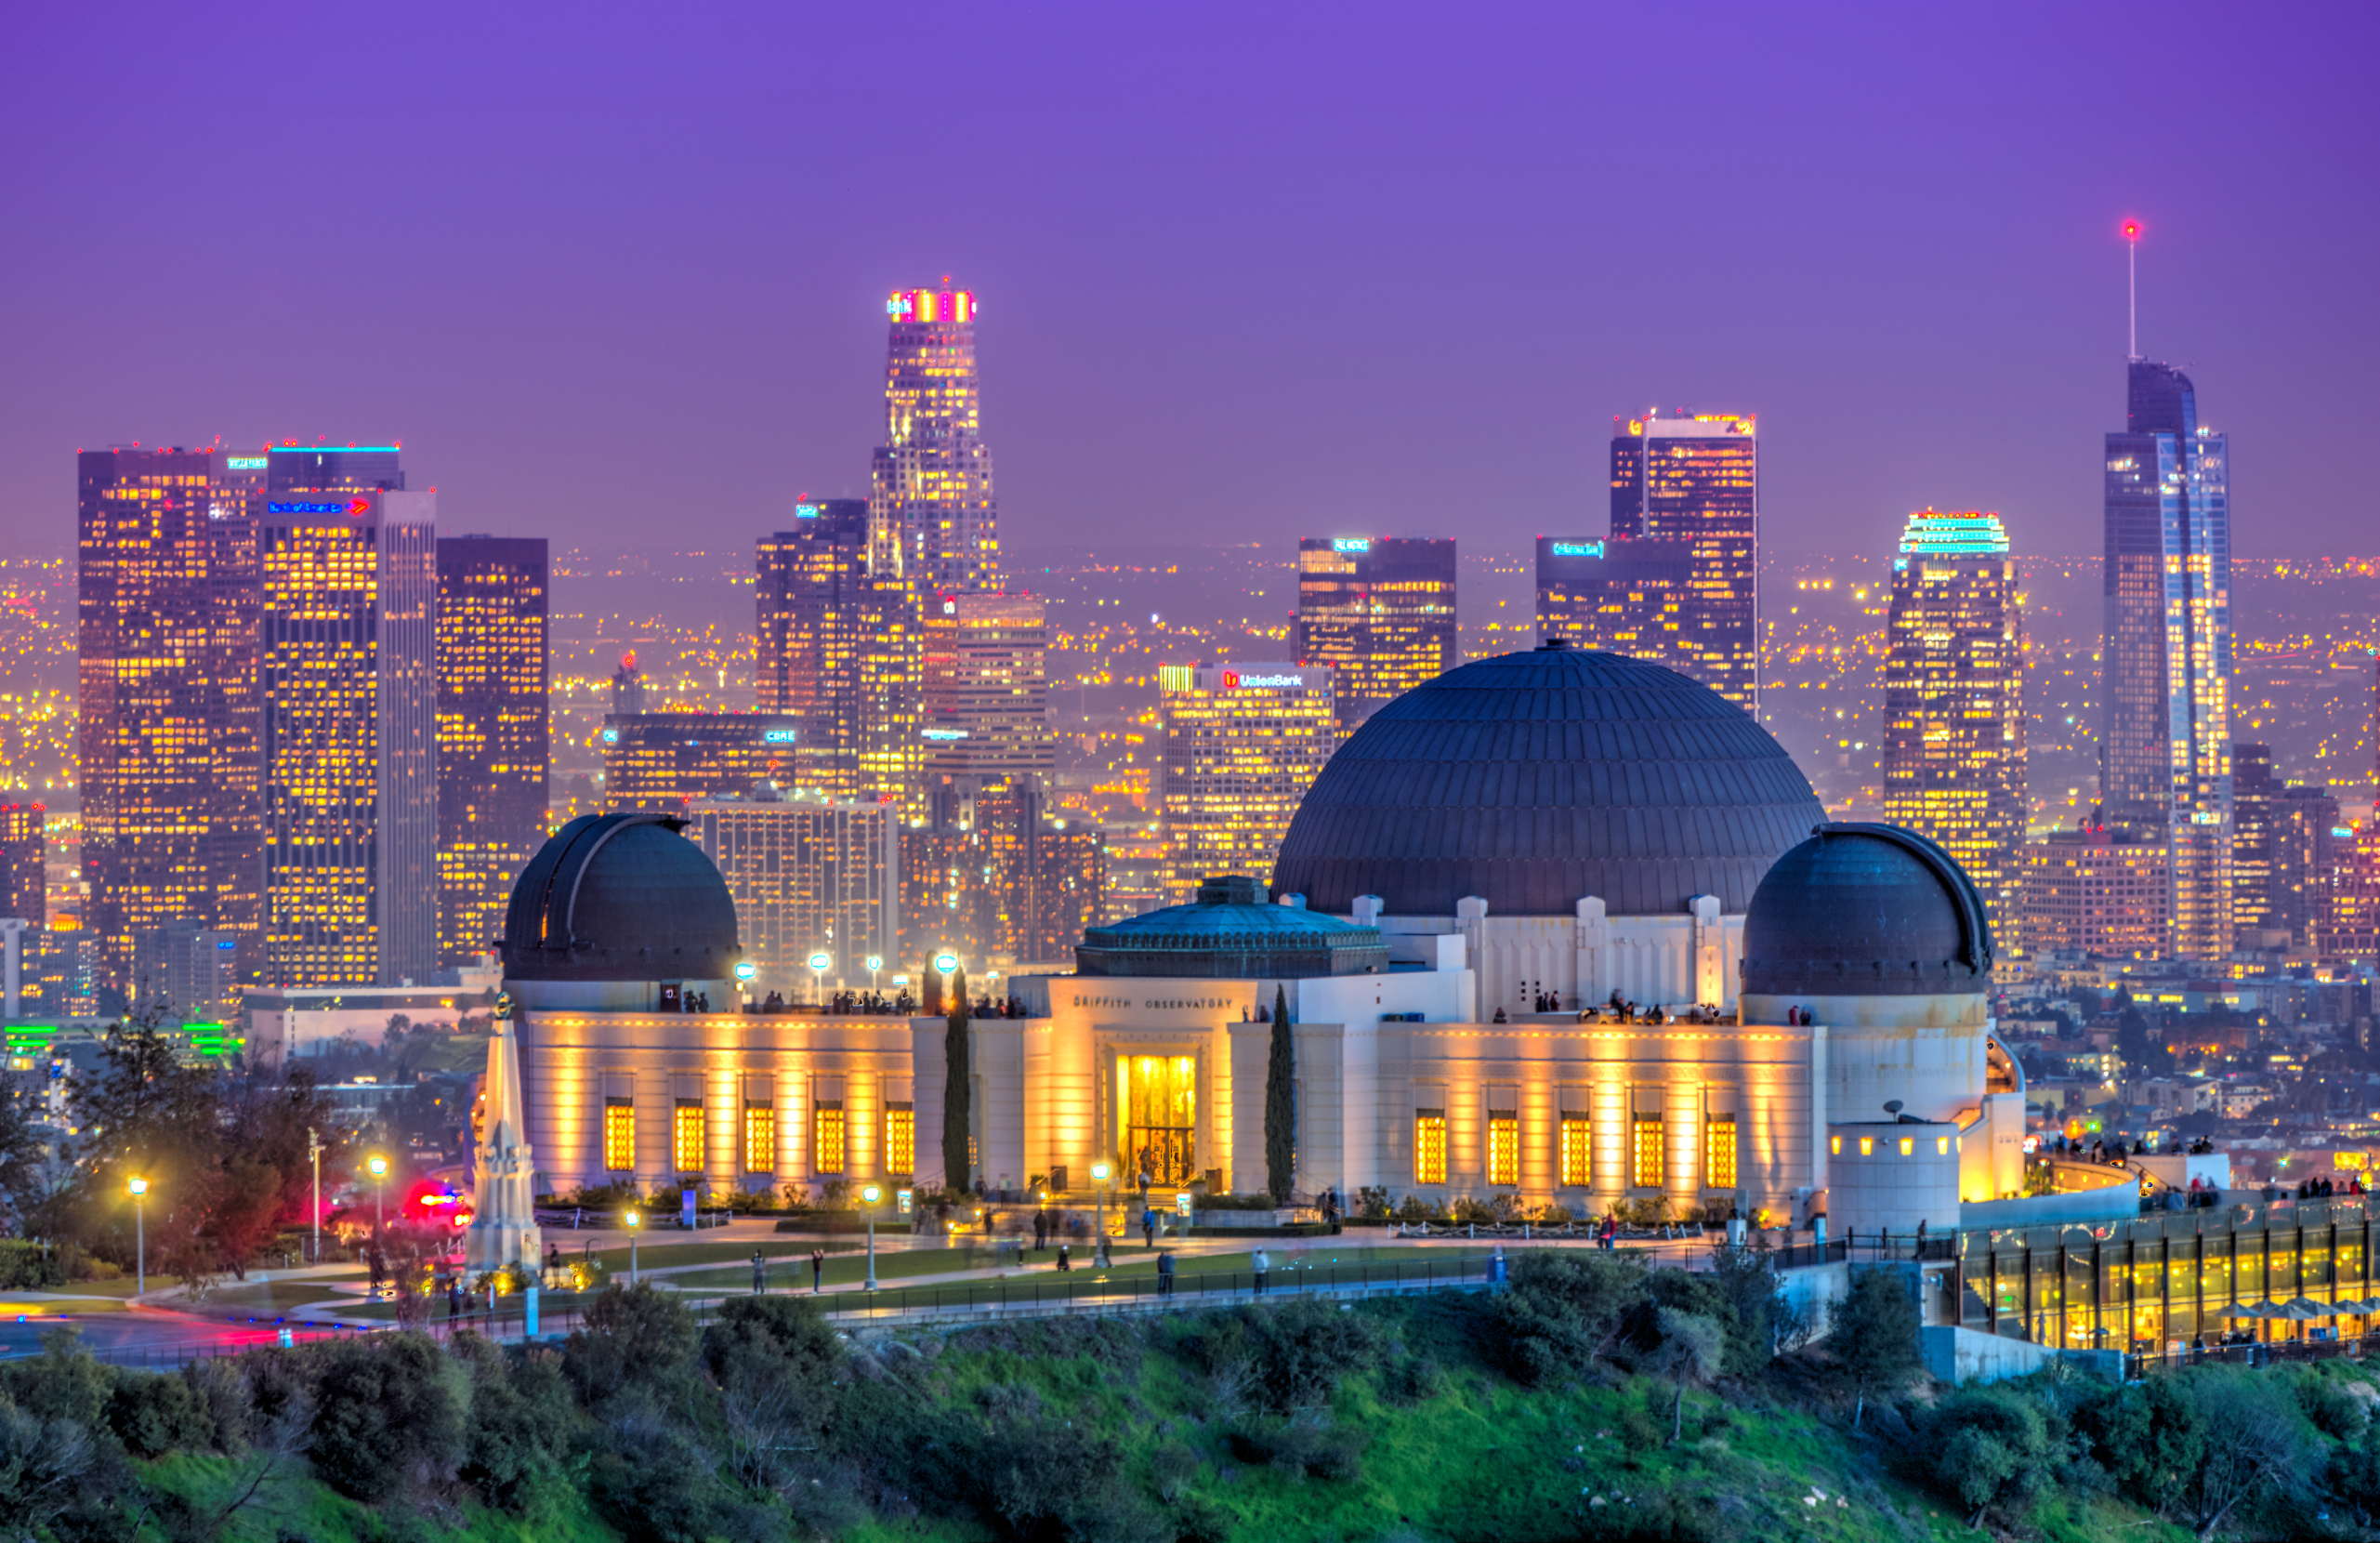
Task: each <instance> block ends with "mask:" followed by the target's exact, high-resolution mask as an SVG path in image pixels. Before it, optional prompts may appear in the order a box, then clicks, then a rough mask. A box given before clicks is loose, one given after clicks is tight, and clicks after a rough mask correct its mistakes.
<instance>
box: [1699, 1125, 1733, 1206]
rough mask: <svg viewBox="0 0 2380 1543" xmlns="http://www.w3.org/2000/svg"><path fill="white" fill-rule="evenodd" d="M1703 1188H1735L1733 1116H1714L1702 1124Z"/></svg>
mask: <svg viewBox="0 0 2380 1543" xmlns="http://www.w3.org/2000/svg"><path fill="white" fill-rule="evenodd" d="M1703 1188H1704V1189H1709V1190H1731V1189H1733V1188H1735V1116H1734V1115H1733V1114H1714V1115H1712V1116H1711V1117H1710V1118H1709V1119H1707V1120H1705V1121H1703Z"/></svg>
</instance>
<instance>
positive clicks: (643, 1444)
mask: <svg viewBox="0 0 2380 1543" xmlns="http://www.w3.org/2000/svg"><path fill="white" fill-rule="evenodd" d="M588 1479H589V1488H590V1490H591V1492H592V1494H593V1496H594V1497H595V1503H596V1504H597V1506H598V1507H599V1508H601V1510H602V1511H603V1513H604V1515H605V1516H606V1517H607V1518H608V1519H609V1520H610V1521H611V1524H612V1525H613V1526H616V1527H618V1528H619V1529H620V1532H621V1534H622V1536H625V1537H627V1538H628V1539H629V1540H630V1543H704V1540H705V1539H707V1538H711V1537H715V1536H719V1535H721V1534H722V1533H724V1532H726V1531H728V1530H729V1529H730V1526H731V1525H732V1524H734V1523H738V1522H742V1521H743V1520H744V1519H745V1518H744V1514H743V1510H744V1509H743V1507H742V1506H740V1505H739V1504H738V1502H737V1499H736V1497H735V1496H734V1495H733V1494H731V1493H730V1491H729V1490H728V1488H727V1486H726V1485H724V1484H720V1483H719V1478H718V1471H717V1469H716V1468H714V1467H713V1466H712V1464H711V1463H710V1462H709V1461H708V1460H707V1459H706V1458H705V1457H704V1455H703V1451H702V1449H701V1448H699V1447H697V1446H696V1445H695V1444H694V1443H693V1442H692V1441H691V1440H690V1438H689V1437H688V1435H687V1434H686V1432H685V1431H681V1430H678V1429H677V1428H675V1427H670V1428H664V1429H663V1430H661V1431H655V1432H651V1433H649V1434H648V1433H639V1434H638V1436H637V1437H636V1438H635V1439H634V1440H632V1441H624V1442H622V1443H620V1444H618V1445H617V1446H615V1447H614V1448H613V1449H611V1450H610V1451H606V1452H602V1453H598V1455H597V1456H596V1457H595V1460H594V1462H593V1463H592V1465H591V1466H590V1469H589V1472H588Z"/></svg>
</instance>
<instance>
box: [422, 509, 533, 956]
mask: <svg viewBox="0 0 2380 1543" xmlns="http://www.w3.org/2000/svg"><path fill="white" fill-rule="evenodd" d="M546 593H547V591H546V543H545V541H544V540H542V539H498V538H496V537H494V536H486V535H466V536H457V537H452V538H446V539H441V540H440V542H439V543H438V946H439V956H440V960H441V962H442V963H444V964H446V965H448V966H454V965H460V964H464V963H467V962H468V961H469V960H470V959H471V958H472V957H473V956H476V955H480V954H487V953H493V952H494V951H495V945H496V939H497V938H498V937H499V935H500V934H502V932H503V931H504V910H505V906H506V903H508V902H509V900H510V898H511V895H512V883H513V880H514V879H516V878H518V877H519V876H520V870H521V868H522V866H523V865H525V864H527V863H528V861H529V859H530V858H531V857H532V856H533V855H534V854H535V852H536V851H537V848H538V847H539V846H540V845H541V844H542V843H543V842H544V840H545V838H546V772H547V770H548V768H549V765H550V761H551V750H550V746H549V744H548V724H549V717H550V715H549V714H548V712H547V700H546Z"/></svg>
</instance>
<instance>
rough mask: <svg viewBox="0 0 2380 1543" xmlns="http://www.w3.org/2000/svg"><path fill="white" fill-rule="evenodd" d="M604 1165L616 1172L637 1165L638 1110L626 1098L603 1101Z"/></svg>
mask: <svg viewBox="0 0 2380 1543" xmlns="http://www.w3.org/2000/svg"><path fill="white" fill-rule="evenodd" d="M603 1166H604V1167H607V1168H609V1169H611V1171H612V1172H614V1173H625V1172H627V1171H628V1170H629V1169H632V1168H634V1167H636V1166H637V1111H636V1108H635V1106H634V1105H632V1104H631V1103H629V1101H627V1100H626V1099H606V1100H605V1101H603Z"/></svg>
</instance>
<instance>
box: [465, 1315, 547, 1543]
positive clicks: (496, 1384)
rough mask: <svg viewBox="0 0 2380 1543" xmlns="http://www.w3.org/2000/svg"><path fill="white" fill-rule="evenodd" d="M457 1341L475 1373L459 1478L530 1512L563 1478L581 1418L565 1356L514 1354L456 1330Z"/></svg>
mask: <svg viewBox="0 0 2380 1543" xmlns="http://www.w3.org/2000/svg"><path fill="white" fill-rule="evenodd" d="M454 1348H455V1350H456V1352H457V1354H456V1358H457V1359H458V1360H461V1361H464V1362H465V1363H466V1364H467V1365H469V1367H470V1368H471V1373H472V1391H471V1423H470V1444H469V1446H468V1449H467V1451H466V1452H465V1454H464V1458H463V1467H462V1470H461V1472H460V1474H459V1477H461V1478H462V1480H463V1481H464V1482H465V1483H466V1484H470V1485H471V1486H472V1487H473V1488H475V1489H477V1490H478V1491H479V1492H480V1496H481V1497H483V1498H484V1499H485V1500H486V1501H487V1503H488V1504H489V1505H491V1506H493V1507H495V1508H496V1509H497V1510H505V1511H509V1512H510V1513H512V1514H513V1515H516V1516H520V1515H526V1514H527V1513H528V1512H529V1511H530V1510H533V1507H534V1504H535V1500H536V1497H537V1496H538V1494H539V1493H540V1492H541V1491H542V1490H543V1489H544V1488H545V1486H546V1484H549V1483H551V1482H553V1481H555V1480H557V1479H558V1478H559V1475H560V1472H561V1459H562V1457H563V1455H564V1454H565V1453H566V1452H567V1451H568V1450H569V1448H570V1440H571V1432H572V1429H573V1428H574V1427H575V1425H576V1424H577V1418H578V1412H577V1409H576V1407H575V1405H573V1404H572V1400H571V1389H570V1382H569V1379H568V1378H565V1377H564V1376H563V1375H562V1366H561V1362H560V1359H559V1357H557V1356H556V1355H555V1354H554V1353H553V1352H550V1351H528V1352H521V1353H519V1354H518V1355H516V1356H514V1357H510V1358H507V1357H506V1355H505V1353H504V1352H501V1351H499V1350H497V1349H496V1347H494V1346H493V1345H492V1344H490V1343H489V1342H488V1341H487V1340H485V1339H481V1338H480V1336H478V1335H476V1334H465V1335H459V1336H457V1337H456V1339H455V1347H454Z"/></svg>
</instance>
